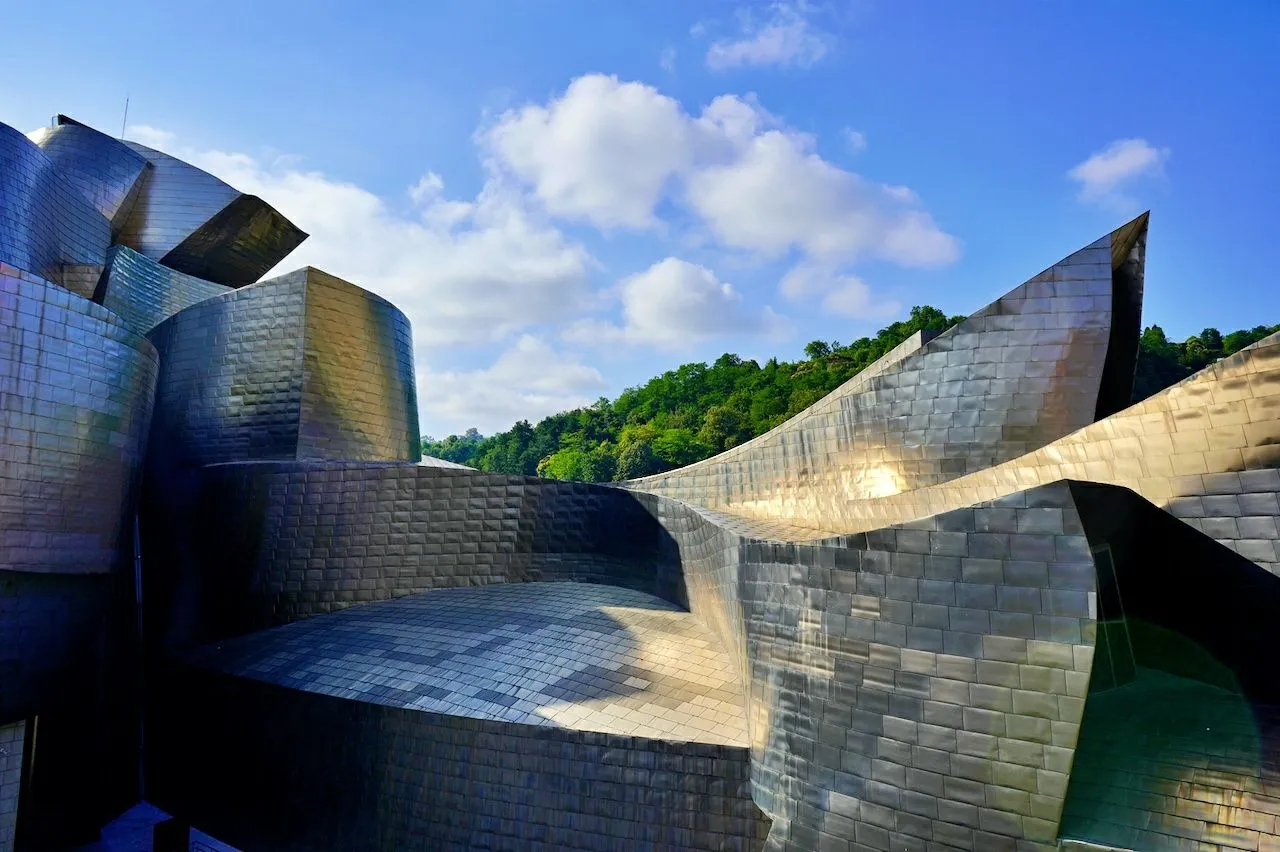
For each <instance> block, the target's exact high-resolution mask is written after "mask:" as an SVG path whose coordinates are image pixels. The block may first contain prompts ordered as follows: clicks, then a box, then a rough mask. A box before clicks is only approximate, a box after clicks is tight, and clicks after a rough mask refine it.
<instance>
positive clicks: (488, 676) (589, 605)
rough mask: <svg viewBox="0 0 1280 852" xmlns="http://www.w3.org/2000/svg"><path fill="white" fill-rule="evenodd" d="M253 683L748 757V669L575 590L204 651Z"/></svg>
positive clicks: (428, 602)
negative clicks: (744, 751)
mask: <svg viewBox="0 0 1280 852" xmlns="http://www.w3.org/2000/svg"><path fill="white" fill-rule="evenodd" d="M193 659H194V660H197V661H199V662H200V664H201V665H205V666H210V667H213V668H217V669H219V670H221V671H225V672H228V673H230V674H235V675H239V676H241V677H251V678H256V679H259V680H264V681H268V682H270V683H275V684H279V685H281V686H288V687H291V688H294V689H305V690H308V691H311V692H320V693H324V694H326V695H337V696H340V697H343V698H351V699H356V700H359V701H372V702H374V703H377V704H386V705H388V706H391V707H405V708H408V709H416V710H428V711H432V712H437V713H452V714H454V715H458V716H469V717H472V718H476V719H492V720H494V721H500V722H519V723H521V724H526V725H539V726H543V727H551V728H571V729H573V730H579V731H595V732H597V733H603V734H625V735H627V736H636V737H648V738H651V739H668V740H676V741H681V742H702V743H715V744H719V745H728V746H740V747H743V748H745V747H746V745H747V719H746V714H745V713H744V712H743V703H742V696H743V691H742V684H741V683H740V682H739V681H738V674H737V667H736V665H734V662H733V661H732V660H730V659H729V657H728V655H726V654H725V653H724V651H723V649H721V648H720V646H719V643H718V642H716V640H715V638H714V637H713V636H712V635H711V633H710V631H708V630H707V628H706V627H705V626H703V624H702V623H701V622H700V621H698V620H697V619H696V618H695V617H694V616H693V615H692V614H690V613H689V612H688V611H686V610H682V609H680V608H679V607H676V606H675V605H673V604H671V603H668V602H667V601H664V600H662V599H661V598H656V597H654V596H653V595H650V594H646V593H645V592H641V591H636V590H633V589H624V588H620V587H618V586H607V585H599V584H587V583H574V582H545V583H501V584H491V585H487V586H483V587H473V588H455V589H448V590H442V591H439V592H433V593H431V594H423V595H411V596H409V597H403V598H398V599H396V600H394V601H385V602H382V603H377V604H370V605H368V606H359V607H355V608H352V609H348V610H344V611H343V612H341V613H333V614H330V615H324V616H318V617H316V618H312V619H309V620H307V621H303V622H299V623H295V624H290V625H288V626H286V627H283V628H280V629H277V630H262V631H258V632H257V633H253V634H251V635H249V636H242V637H240V638H238V639H233V640H230V641H227V642H219V643H217V645H214V646H209V647H206V648H203V649H201V650H200V651H199V652H196V653H195V654H194V655H193Z"/></svg>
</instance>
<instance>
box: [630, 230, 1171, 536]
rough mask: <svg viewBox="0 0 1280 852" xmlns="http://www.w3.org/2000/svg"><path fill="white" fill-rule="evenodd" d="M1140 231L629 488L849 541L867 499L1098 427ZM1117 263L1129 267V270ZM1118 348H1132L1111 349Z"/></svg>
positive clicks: (1116, 236)
mask: <svg viewBox="0 0 1280 852" xmlns="http://www.w3.org/2000/svg"><path fill="white" fill-rule="evenodd" d="M1146 222H1147V217H1146V214H1144V215H1143V216H1141V217H1139V219H1137V220H1135V221H1134V222H1133V223H1130V225H1127V226H1125V227H1124V228H1121V229H1119V230H1118V231H1116V232H1115V233H1113V234H1110V235H1108V236H1106V237H1103V238H1102V239H1100V240H1098V241H1097V242H1095V243H1093V244H1092V245H1090V246H1088V247H1087V248H1084V249H1081V250H1080V251H1078V252H1076V253H1075V254H1073V255H1071V256H1069V257H1067V258H1066V259H1064V260H1062V261H1061V262H1059V263H1058V264H1056V265H1054V266H1052V267H1050V268H1049V269H1047V270H1045V271H1044V272H1042V273H1040V274H1039V275H1037V276H1035V277H1034V278H1032V279H1031V280H1029V281H1027V282H1026V283H1025V284H1023V285H1021V286H1020V287H1018V288H1016V289H1014V290H1013V291H1011V292H1009V293H1008V294H1006V295H1005V296H1004V297H1002V298H1001V299H999V300H997V301H996V302H994V303H992V304H991V305H988V306H987V307H985V308H983V309H982V310H981V311H978V312H977V313H976V314H974V315H973V316H971V317H970V318H969V319H967V320H965V321H964V322H962V323H960V324H959V325H958V326H956V327H954V328H952V329H950V330H949V331H947V332H945V333H943V334H941V335H939V336H937V337H936V338H933V339H931V340H929V341H928V342H927V343H926V342H924V341H923V340H916V339H913V340H909V341H907V342H906V343H904V344H903V345H902V346H900V347H898V349H896V350H894V351H893V352H891V353H889V354H888V355H886V356H885V357H884V358H882V359H881V360H880V362H878V363H877V364H874V365H872V367H871V368H869V369H868V370H866V371H863V372H862V373H860V374H859V375H857V376H855V377H854V378H852V379H850V380H849V382H847V383H846V384H845V385H844V386H842V387H841V388H839V389H837V390H836V391H834V392H833V393H831V394H830V395H828V396H827V397H825V398H824V399H822V400H820V401H819V402H817V403H815V404H814V405H813V406H811V407H810V408H809V409H807V410H806V411H803V412H801V413H800V414H798V415H796V416H795V417H793V418H792V419H791V420H789V421H787V422H786V423H784V424H782V425H781V426H779V427H777V428H776V429H774V430H773V431H771V432H769V433H767V434H765V435H762V436H760V437H759V438H756V439H754V440H752V441H749V442H747V443H745V444H742V445H740V446H737V447H734V448H733V449H730V450H728V451H726V452H724V453H721V454H720V455H718V456H715V457H714V458H711V459H708V460H706V461H703V462H698V463H696V464H692V465H689V466H688V467H684V468H680V469H679V470H675V471H671V472H669V473H662V474H656V475H654V476H651V477H647V478H645V479H640V480H636V481H634V482H631V483H627V486H628V487H631V488H635V489H638V490H644V491H647V492H650V493H654V494H663V495H665V496H668V497H674V498H676V499H679V500H684V501H686V502H689V503H693V504H695V505H699V506H703V507H706V508H711V509H720V510H723V511H727V512H731V513H734V514H739V515H744V516H747V517H752V518H759V519H762V520H779V521H785V522H787V523H791V524H795V525H798V526H808V527H813V528H816V529H820V530H838V531H844V530H846V529H848V528H850V525H851V523H855V524H856V520H855V519H856V518H857V515H858V511H859V507H860V506H861V505H862V503H863V502H864V501H867V500H873V499H876V498H881V497H886V496H889V495H893V494H899V493H903V492H912V491H915V490H917V489H920V488H923V487H927V486H930V485H934V484H936V483H939V482H946V481H948V480H951V479H955V478H957V477H959V476H963V475H964V474H967V473H971V472H973V471H977V470H982V469H984V468H988V467H991V466H992V465H996V464H1000V463H1001V462H1005V461H1009V460H1010V459H1016V458H1018V457H1020V456H1023V455H1024V454H1026V453H1027V452H1029V451H1031V450H1035V449H1038V448H1039V447H1042V446H1044V445H1045V444H1047V443H1049V442H1050V441H1053V440H1054V439H1056V438H1060V437H1062V436H1063V435H1066V434H1068V433H1070V432H1073V431H1075V430H1076V429H1079V428H1081V427H1082V426H1086V425H1088V424H1090V423H1092V422H1093V421H1094V419H1095V417H1096V415H1097V414H1098V411H1099V409H1100V408H1104V409H1107V413H1110V411H1112V410H1115V408H1116V407H1118V406H1116V405H1115V403H1114V399H1115V398H1116V397H1119V398H1122V399H1124V400H1127V399H1128V394H1129V392H1130V390H1131V389H1132V378H1133V365H1134V361H1133V358H1134V355H1135V354H1136V338H1137V332H1138V315H1137V309H1136V304H1137V302H1138V301H1139V300H1140V299H1141V292H1142V289H1141V288H1142V274H1141V264H1142V255H1143V252H1144V248H1145V239H1146ZM1113 254H1116V255H1118V256H1120V258H1121V259H1122V260H1127V259H1128V258H1129V256H1130V255H1131V254H1132V255H1134V268H1133V269H1132V270H1130V269H1126V268H1125V264H1123V263H1122V262H1115V263H1113ZM1126 337H1127V338H1129V339H1130V343H1131V344H1133V345H1130V346H1128V347H1126V346H1123V345H1117V343H1116V342H1113V338H1119V339H1121V340H1123V339H1124V338H1126ZM1108 371H1110V374H1111V375H1108ZM1117 376H1118V377H1120V378H1115V377H1117ZM1125 376H1127V379H1128V382H1127V387H1126V386H1125V385H1126V382H1125V381H1124V380H1123V377H1125Z"/></svg>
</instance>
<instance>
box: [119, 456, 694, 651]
mask: <svg viewBox="0 0 1280 852" xmlns="http://www.w3.org/2000/svg"><path fill="white" fill-rule="evenodd" d="M158 434H162V433H158ZM157 440H160V438H157ZM146 492H147V493H146V496H145V498H144V499H145V510H144V514H143V522H144V537H145V538H146V540H147V544H148V552H149V553H150V554H151V556H150V558H151V559H152V560H154V561H156V562H157V563H158V564H161V565H164V566H165V570H164V571H163V572H160V571H157V572H153V573H150V574H149V575H148V576H147V577H146V583H147V588H146V596H147V598H148V600H151V601H154V602H155V606H154V607H151V608H149V610H148V616H149V619H150V621H149V627H148V631H147V632H148V635H149V636H150V637H151V638H152V640H153V641H156V642H163V643H166V644H168V645H176V646H182V645H190V644H192V643H196V642H206V641H212V640H215V639H222V638H225V637H228V636H235V635H239V634H243V633H246V632H250V631H253V630H258V629H261V628H264V627H269V626H272V625H278V624H285V623H288V622H291V621H295V620H298V619H302V618H308V617H310V616H313V615H318V614H322V613H326V612H331V611H333V610H337V609H342V608H344V607H348V606H352V605H355V604H361V603H370V602H374V601H381V600H387V599H389V598H393V597H399V596H403V595H409V594H418V593H422V592H427V591H431V590H433V589H447V588H454V587H458V586H477V585H488V584H492V583H505V582H524V581H539V580H576V581H579V582H588V583H605V584H609V585H613V586H621V587H625V588H630V589H636V590H639V591H643V592H647V593H649V594H653V595H656V596H658V597H660V598H662V599H664V600H667V601H670V602H672V603H675V604H683V603H684V601H685V597H684V589H683V585H682V582H681V577H680V567H679V561H678V554H676V553H674V552H673V551H672V549H671V546H670V542H669V541H668V540H667V539H666V537H665V535H664V533H663V531H662V529H661V528H660V527H659V525H658V524H657V523H656V522H655V521H654V519H653V518H652V517H650V515H649V513H648V512H646V511H645V510H644V508H643V507H642V506H640V504H638V503H637V502H636V500H635V499H634V498H633V497H632V496H631V495H629V494H627V493H626V492H623V491H620V490H619V489H614V488H605V487H602V486H598V485H589V484H586V483H579V482H557V481H554V480H545V479H538V478H536V477H521V476H506V475H503V474H494V473H480V472H478V471H472V470H468V469H458V468H442V467H433V466H425V465H416V464H379V465H373V464H368V463H355V462H327V463H316V462H307V463H254V464H218V465H215V466H212V467H206V468H203V469H200V470H198V471H194V472H190V473H188V474H187V475H186V476H185V477H183V478H180V479H179V478H171V479H167V480H164V481H158V482H157V481H149V483H148V487H147V489H146ZM264 542H270V546H268V547H264V546H263V543H264Z"/></svg>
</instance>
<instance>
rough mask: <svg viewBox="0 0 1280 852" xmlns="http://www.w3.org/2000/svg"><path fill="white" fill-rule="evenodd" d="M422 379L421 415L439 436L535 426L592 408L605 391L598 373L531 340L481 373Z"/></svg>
mask: <svg viewBox="0 0 1280 852" xmlns="http://www.w3.org/2000/svg"><path fill="white" fill-rule="evenodd" d="M420 373H422V375H421V383H422V385H423V388H424V390H426V391H428V392H427V393H426V394H425V395H424V396H423V398H422V410H423V414H424V415H425V416H426V417H427V418H429V420H430V422H431V423H432V428H433V429H437V430H438V431H440V433H441V434H447V433H455V434H456V433H461V432H462V431H464V430H465V429H467V428H469V427H471V426H475V427H476V428H478V429H479V430H480V431H481V433H483V434H492V433H493V432H496V431H500V430H502V429H506V428H509V427H510V426H511V424H512V423H514V422H515V421H516V420H521V419H525V420H529V421H530V422H534V423H536V422H537V421H538V420H541V419H542V418H543V417H546V416H547V415H549V414H555V413H556V412H558V411H565V410H567V409H572V408H577V407H579V406H583V405H588V404H590V403H592V402H594V401H595V400H596V399H597V398H598V397H599V396H600V393H601V392H602V391H603V390H604V389H605V387H606V382H605V380H604V377H603V376H602V375H601V374H600V371H599V370H597V369H596V368H594V367H590V366H587V365H585V364H582V363H581V362H580V361H578V360H577V359H575V358H573V357H570V356H568V355H566V354H565V353H562V352H558V351H556V350H555V349H554V348H553V347H552V346H550V345H549V344H548V343H546V342H545V341H544V340H541V339H539V338H537V337H534V336H532V335H528V334H526V335H522V336H521V337H520V338H519V339H518V340H517V341H516V342H515V344H514V345H513V346H511V347H510V348H508V349H506V350H505V351H504V352H502V354H500V355H499V356H498V357H497V359H496V360H495V361H494V362H493V363H492V364H491V365H490V366H488V367H485V368H483V369H480V370H463V371H443V372H431V371H429V370H426V371H420Z"/></svg>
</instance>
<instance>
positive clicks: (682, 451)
mask: <svg viewBox="0 0 1280 852" xmlns="http://www.w3.org/2000/svg"><path fill="white" fill-rule="evenodd" d="M963 319H965V317H962V316H947V315H946V314H944V313H943V312H942V311H940V310H938V309H937V308H935V307H932V306H929V305H924V306H916V307H913V308H912V309H911V313H910V315H909V317H908V318H907V319H905V320H901V321H898V322H894V323H891V324H890V325H888V326H885V327H884V328H882V329H880V330H879V331H878V332H876V335H875V336H874V337H862V338H859V339H857V340H854V341H852V342H850V343H848V344H842V343H840V342H839V341H835V340H833V341H823V340H814V341H811V342H810V343H809V344H807V345H806V346H805V348H804V354H805V358H804V359H803V360H800V361H793V362H786V361H779V360H778V359H777V358H776V357H775V358H770V359H769V360H768V361H766V362H765V363H764V365H763V366H762V365H760V364H758V363H757V362H755V361H754V360H743V359H742V358H741V357H739V356H737V355H734V354H732V353H725V354H724V355H721V356H720V357H719V358H717V359H716V360H715V362H714V363H712V364H710V365H708V364H706V363H702V362H694V363H689V364H682V365H681V366H679V367H677V368H676V369H674V370H668V371H667V372H665V373H663V374H662V375H660V376H655V377H654V378H652V379H650V380H649V381H648V382H646V383H645V384H643V385H641V386H639V387H632V388H627V389H626V390H624V391H623V392H622V393H621V394H619V395H618V398H617V399H615V400H613V401H610V400H609V399H607V398H605V397H601V398H600V399H599V400H597V401H596V402H595V403H594V404H592V405H590V406H586V407H583V408H577V409H574V410H572V411H563V412H560V413H558V414H552V415H550V416H549V417H544V418H543V419H542V420H540V421H538V423H537V424H530V423H529V421H528V420H521V421H519V422H517V423H516V424H515V425H514V426H512V427H511V428H510V429H508V430H506V431H504V432H498V433H496V434H493V435H490V436H487V437H486V436H483V435H481V434H480V433H479V431H478V430H476V429H468V430H467V431H466V432H465V433H463V434H462V435H450V436H448V437H447V438H444V439H441V440H436V439H434V438H430V437H428V438H424V439H423V441H422V452H423V454H424V455H429V456H435V457H436V458H442V459H446V460H448V461H452V462H457V463H459V464H465V465H469V466H471V467H474V468H478V469H479V470H485V471H493V472H498V473H509V474H525V475H531V476H532V475H537V476H544V477H548V478H551V479H572V480H579V481H583V482H616V481H619V480H623V479H634V478H635V477H638V476H647V475H649V474H653V473H661V472H662V471H665V470H671V469H673V468H677V467H681V466H683V465H686V464H691V463H693V462H695V461H700V460H702V459H705V458H709V457H710V456H713V455H715V454H717V453H720V452H723V451H724V450H727V449H729V448H731V447H735V446H737V445H738V444H741V443H743V442H745V441H749V440H751V439H752V438H754V437H756V436H757V435H762V434H764V433H765V432H767V431H769V430H770V429H772V428H774V427H775V426H778V425H779V424H781V423H783V422H785V421H786V420H788V419H790V418H791V417H792V416H794V415H795V414H798V413H799V412H801V411H803V410H804V409H806V408H808V407H809V406H810V405H812V404H813V403H815V402H817V401H818V400H820V399H822V398H823V397H824V396H826V395H827V394H829V393H831V392H832V391H833V390H835V389H836V388H838V387H839V386H840V385H842V384H844V383H845V382H847V381H848V380H849V379H851V378H853V376H855V375H857V374H858V373H859V372H861V371H862V370H863V369H865V368H866V367H868V366H870V365H871V364H872V363H874V362H875V361H877V360H879V359H880V358H881V357H882V356H883V355H884V354H885V353H887V352H888V351H889V350H891V349H893V348H894V347H895V346H897V345H898V344H900V343H902V342H903V341H904V340H906V339H907V338H908V337H910V336H911V335H912V334H915V333H916V332H917V331H931V332H938V333H941V332H943V331H946V330H947V329H949V328H951V327H952V326H954V325H955V324H956V323H958V322H960V321H961V320H963ZM1277 331H1280V324H1277V325H1273V326H1263V325H1259V326H1255V327H1254V328H1251V329H1241V330H1238V331H1233V332H1231V333H1229V334H1226V335H1223V334H1222V333H1221V332H1219V331H1218V330H1217V329H1216V328H1206V329H1204V330H1203V331H1201V332H1200V333H1199V334H1195V335H1191V336H1190V337H1188V338H1187V339H1186V340H1183V341H1181V342H1175V341H1171V340H1169V338H1168V336H1167V335H1166V334H1165V333H1164V330H1163V329H1161V328H1160V326H1158V325H1151V326H1148V327H1146V328H1145V329H1143V332H1142V335H1141V337H1140V338H1139V349H1138V364H1137V372H1136V376H1135V381H1134V392H1133V399H1132V401H1133V402H1139V401H1141V400H1143V399H1146V398H1147V397H1148V396H1150V395H1151V394H1153V393H1156V392H1157V391H1160V390H1163V389H1164V388H1166V387H1169V386H1170V385H1173V384H1176V383H1177V382H1179V381H1181V380H1182V379H1184V378H1186V377H1187V376H1190V375H1191V374H1192V373H1195V372H1197V371H1199V370H1201V369H1203V368H1204V367H1206V366H1208V365H1209V364H1212V363H1213V362H1214V361H1217V360H1218V359H1219V358H1223V357H1225V356H1227V355H1231V354H1233V353H1235V352H1238V351H1240V350H1241V349H1243V348H1244V347H1246V346H1249V345H1250V344H1252V343H1255V342H1257V341H1259V340H1261V339H1262V338H1264V337H1266V336H1268V335H1270V334H1273V333H1275V332H1277Z"/></svg>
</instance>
